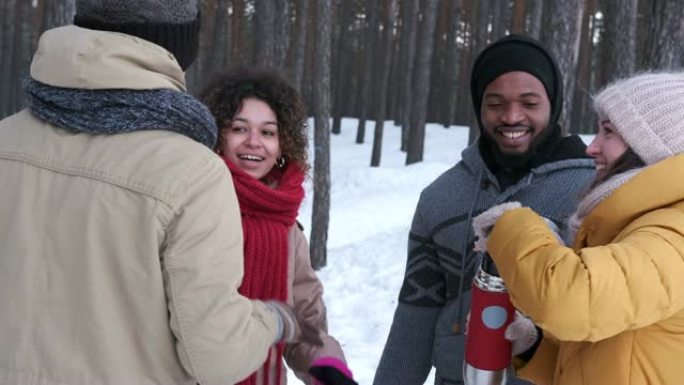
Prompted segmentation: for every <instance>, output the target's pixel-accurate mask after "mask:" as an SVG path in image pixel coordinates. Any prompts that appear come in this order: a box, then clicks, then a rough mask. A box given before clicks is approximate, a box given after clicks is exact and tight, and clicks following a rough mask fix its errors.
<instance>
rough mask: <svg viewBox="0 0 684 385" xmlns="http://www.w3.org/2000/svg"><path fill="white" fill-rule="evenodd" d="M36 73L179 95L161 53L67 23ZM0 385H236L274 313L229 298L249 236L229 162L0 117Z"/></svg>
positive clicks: (165, 135)
mask: <svg viewBox="0 0 684 385" xmlns="http://www.w3.org/2000/svg"><path fill="white" fill-rule="evenodd" d="M31 76H32V77H33V78H34V79H35V80H37V81H39V82H42V83H45V84H49V85H52V86H56V87H66V88H79V89H107V88H125V89H137V90H147V89H160V88H161V89H171V90H179V91H181V90H184V89H185V85H184V76H183V73H182V71H181V69H180V67H179V66H178V64H177V63H176V61H175V60H174V58H173V57H172V56H171V54H170V53H169V52H167V51H166V50H164V49H163V48H161V47H159V46H157V45H154V44H152V43H149V42H147V41H144V40H141V39H138V38H135V37H133V36H130V35H125V34H119V33H111V32H100V31H92V30H87V29H82V28H78V27H75V26H67V27H61V28H57V29H53V30H50V31H47V32H45V33H44V34H43V35H42V37H41V39H40V42H39V46H38V50H37V52H36V55H35V57H34V59H33V63H32V66H31ZM0 186H1V187H0V218H2V220H1V222H0V384H32V385H58V384H59V385H66V384H69V385H123V384H126V385H136V384H137V385H153V384H154V385H162V384H163V385H172V384H184V385H191V384H192V385H194V384H197V383H198V382H199V383H201V384H233V383H235V382H237V381H239V380H240V379H242V378H244V377H246V376H247V375H249V374H250V373H252V372H253V371H254V370H256V369H257V368H258V367H259V366H260V365H261V364H262V363H263V361H264V360H265V359H266V354H267V351H268V348H269V347H270V346H271V345H272V344H273V342H274V340H275V339H276V334H277V322H278V321H277V318H276V316H275V314H274V313H272V311H270V310H268V308H267V307H266V306H264V304H263V303H261V302H259V301H250V300H248V299H247V298H245V297H242V296H240V295H238V293H237V288H238V286H239V285H240V282H241V280H242V271H243V256H242V247H243V237H242V229H241V221H240V214H239V208H238V204H237V200H236V197H235V191H234V190H233V187H232V182H231V178H230V175H229V173H228V170H227V169H226V167H225V164H224V163H223V162H222V161H221V160H220V159H219V158H218V157H217V156H216V155H215V154H213V153H212V152H211V150H209V149H208V148H206V147H204V146H202V145H201V144H199V143H197V142H195V141H193V140H191V139H189V138H187V137H185V136H182V135H180V134H176V133H172V132H168V131H142V132H132V133H126V134H118V135H90V134H75V133H72V132H69V131H66V130H63V129H60V128H57V127H54V126H52V125H50V124H47V123H45V122H43V121H41V120H38V119H37V118H35V117H34V116H33V115H32V114H31V113H30V112H29V111H26V110H24V111H21V112H19V113H17V114H16V115H13V116H10V117H8V118H7V119H4V120H3V121H2V122H0Z"/></svg>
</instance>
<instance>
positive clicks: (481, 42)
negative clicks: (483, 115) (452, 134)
mask: <svg viewBox="0 0 684 385" xmlns="http://www.w3.org/2000/svg"><path fill="white" fill-rule="evenodd" d="M474 8H475V10H474V12H473V13H472V23H471V26H472V27H471V28H473V30H472V34H473V43H472V44H473V52H477V53H478V54H479V53H480V52H481V51H482V50H483V49H484V48H485V47H486V46H487V43H488V39H487V36H488V33H487V31H488V30H489V11H490V0H480V1H479V2H478V3H477V4H476V5H475V6H474ZM472 64H473V63H468V74H470V71H471V70H472ZM468 84H470V83H468ZM468 90H469V87H468ZM468 101H469V102H470V106H469V107H468V114H467V115H466V116H468V118H469V119H468V127H470V130H469V131H468V144H470V143H473V142H474V141H475V139H476V138H477V137H478V136H479V135H480V127H479V125H478V123H477V117H476V116H475V113H474V110H473V107H472V98H471V97H470V93H468Z"/></svg>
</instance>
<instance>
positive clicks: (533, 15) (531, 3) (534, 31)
mask: <svg viewBox="0 0 684 385" xmlns="http://www.w3.org/2000/svg"><path fill="white" fill-rule="evenodd" d="M527 5H528V9H529V13H528V21H527V29H526V30H527V31H528V34H529V35H530V36H531V37H533V38H535V39H537V40H539V39H541V30H542V24H544V23H543V20H544V1H543V0H527Z"/></svg>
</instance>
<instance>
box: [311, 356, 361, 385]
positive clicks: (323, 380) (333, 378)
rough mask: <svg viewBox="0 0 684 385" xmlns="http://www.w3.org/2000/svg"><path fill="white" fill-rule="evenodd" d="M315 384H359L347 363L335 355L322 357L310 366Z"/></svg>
mask: <svg viewBox="0 0 684 385" xmlns="http://www.w3.org/2000/svg"><path fill="white" fill-rule="evenodd" d="M309 374H310V375H311V377H313V378H314V385H358V384H357V383H356V381H354V376H352V372H351V370H349V367H348V366H347V364H345V363H344V362H342V360H339V359H337V358H335V357H321V358H319V359H317V360H315V361H314V362H313V363H312V364H311V366H310V367H309Z"/></svg>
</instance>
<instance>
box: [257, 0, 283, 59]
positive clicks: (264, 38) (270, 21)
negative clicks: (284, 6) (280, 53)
mask: <svg viewBox="0 0 684 385" xmlns="http://www.w3.org/2000/svg"><path fill="white" fill-rule="evenodd" d="M277 1H280V0H256V1H255V2H254V7H255V8H254V11H255V12H254V28H255V30H256V33H255V38H254V57H253V58H252V59H253V60H252V62H253V63H254V64H255V65H256V66H258V67H273V66H274V64H275V62H276V7H277V5H276V2H277Z"/></svg>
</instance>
